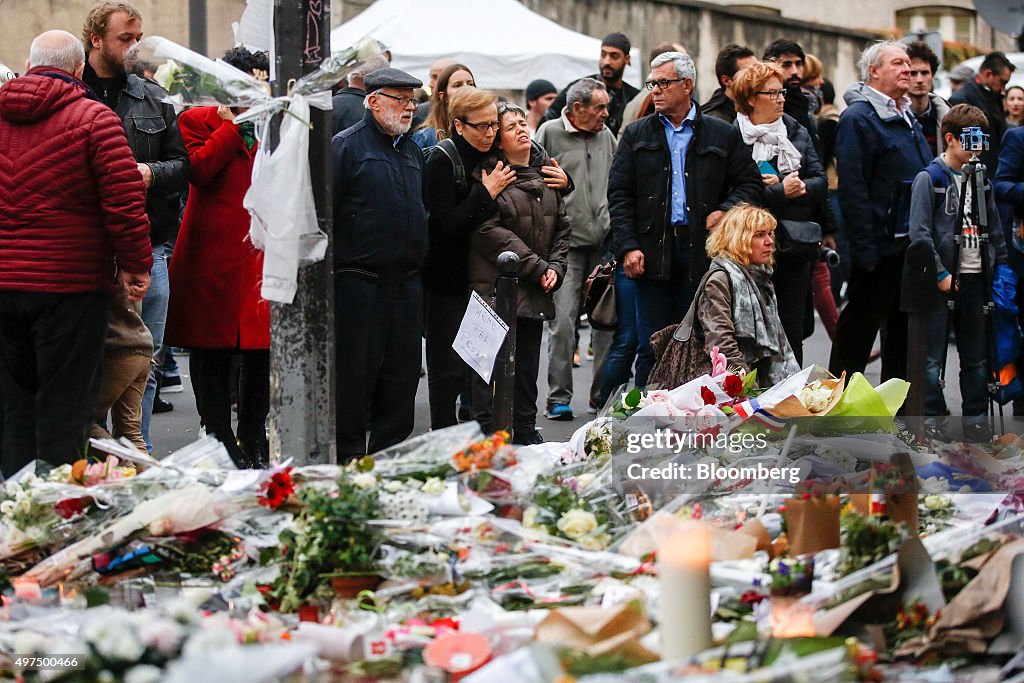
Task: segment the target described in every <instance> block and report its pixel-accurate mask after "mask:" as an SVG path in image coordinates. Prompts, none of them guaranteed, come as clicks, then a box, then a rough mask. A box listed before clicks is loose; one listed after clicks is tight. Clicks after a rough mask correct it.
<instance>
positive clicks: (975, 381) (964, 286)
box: [925, 273, 988, 417]
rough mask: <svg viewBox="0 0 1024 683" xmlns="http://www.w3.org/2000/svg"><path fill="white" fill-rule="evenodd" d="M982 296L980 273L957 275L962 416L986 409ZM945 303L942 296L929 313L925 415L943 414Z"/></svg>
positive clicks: (983, 295) (982, 413) (986, 352)
mask: <svg viewBox="0 0 1024 683" xmlns="http://www.w3.org/2000/svg"><path fill="white" fill-rule="evenodd" d="M985 299H986V296H985V283H984V282H983V281H982V277H981V275H980V274H979V273H968V274H964V275H961V276H960V291H959V292H958V293H957V299H956V312H955V313H956V317H955V318H954V320H953V328H954V329H955V330H956V350H957V353H959V354H960V396H961V399H962V401H963V404H962V412H963V415H964V416H965V417H972V416H979V415H986V414H987V413H988V387H987V386H986V384H987V383H986V381H985V374H986V371H985V360H986V358H987V356H988V350H987V349H986V348H985V316H984V314H983V313H982V309H981V307H982V305H983V304H984V303H985ZM945 304H946V301H945V296H943V305H942V307H941V308H940V309H938V310H937V311H936V312H935V313H934V314H933V315H932V318H931V320H930V321H929V327H928V363H927V365H926V368H927V369H926V388H925V412H926V413H927V414H928V415H945V414H946V400H945V397H944V396H943V394H942V389H941V388H940V387H939V370H940V368H941V366H942V359H943V357H944V355H945V354H946V353H948V351H949V349H948V348H947V340H946V318H947V317H948V315H949V310H948V309H947V308H946V305H945Z"/></svg>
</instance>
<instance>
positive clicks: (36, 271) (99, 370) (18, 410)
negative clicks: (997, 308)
mask: <svg viewBox="0 0 1024 683" xmlns="http://www.w3.org/2000/svg"><path fill="white" fill-rule="evenodd" d="M142 35H143V17H142V15H141V13H140V12H139V11H138V10H137V9H136V8H135V7H133V6H132V5H131V4H129V3H127V2H120V1H119V2H111V1H104V2H100V3H98V4H97V5H96V6H95V7H94V8H93V9H92V10H91V11H90V12H89V14H88V16H87V17H86V19H85V22H84V27H83V31H82V35H81V36H80V37H76V36H73V35H71V34H70V33H67V32H64V31H56V30H55V31H47V32H45V33H43V34H41V35H40V36H38V37H36V38H35V40H34V41H33V42H32V46H31V49H30V53H29V58H28V62H27V67H28V69H27V72H26V73H25V74H24V75H23V76H19V77H16V78H14V77H13V73H11V72H10V70H9V69H7V68H6V67H2V65H0V76H2V78H3V80H4V81H6V83H5V84H4V85H3V86H2V88H0V165H2V166H3V172H4V175H5V177H7V178H10V179H13V182H5V183H4V184H3V186H2V187H0V397H2V401H3V415H4V419H3V420H2V423H0V426H2V429H3V436H2V470H3V473H4V474H5V475H10V474H11V473H13V472H14V471H16V470H17V469H18V468H19V467H20V466H21V465H22V464H24V463H25V462H28V461H29V460H31V459H33V458H36V457H40V458H45V459H47V460H49V461H51V462H65V461H71V460H73V459H76V458H78V457H81V456H82V455H83V454H84V453H85V452H86V450H87V445H86V435H88V434H92V435H106V434H108V433H109V434H112V435H113V436H115V437H119V436H124V437H126V438H127V439H129V440H130V441H131V442H132V443H133V444H135V445H136V447H138V448H139V449H140V450H141V449H152V439H151V438H150V434H149V427H150V424H151V416H152V414H153V412H154V406H157V410H160V406H161V405H163V404H164V402H163V400H162V399H161V398H160V396H159V390H160V388H161V386H163V387H164V388H165V391H166V390H173V387H174V385H175V384H176V383H178V384H180V380H179V379H177V374H176V370H174V369H173V355H172V354H170V353H169V351H170V349H171V348H172V347H184V348H185V349H188V351H189V353H190V364H191V381H192V383H193V387H194V389H195V395H196V403H197V408H198V412H199V416H200V420H201V423H202V427H203V428H205V429H206V431H207V433H210V434H213V435H215V436H216V437H217V438H218V439H220V440H221V441H222V442H224V444H225V445H226V447H227V448H228V451H229V453H230V454H231V456H232V457H233V458H234V459H235V461H236V462H237V463H238V464H239V465H242V466H264V465H266V464H267V461H268V457H269V448H268V445H267V435H266V420H267V414H268V410H269V394H270V386H269V383H270V370H269V346H270V315H269V306H268V303H267V302H266V301H263V300H261V299H260V297H259V286H260V277H261V272H262V257H261V253H260V252H259V251H257V250H256V249H255V248H254V247H253V246H252V245H251V244H250V243H249V242H248V240H247V234H248V226H249V216H248V213H247V212H246V210H245V209H244V207H243V205H242V199H243V197H244V195H245V193H246V191H247V190H248V188H249V185H250V178H251V172H252V166H253V162H254V159H255V157H256V154H257V153H258V149H257V145H258V143H257V139H256V134H255V131H254V129H253V125H252V124H251V123H238V122H237V121H236V117H237V116H238V115H239V114H240V113H241V110H240V109H238V108H236V107H235V108H233V107H224V106H221V107H195V108H189V109H187V110H185V111H182V112H180V113H179V112H177V111H176V110H175V109H174V107H172V106H171V105H169V104H167V103H166V102H165V101H164V96H165V93H164V92H163V90H162V89H161V88H160V86H159V85H157V84H156V83H155V82H154V81H153V80H151V79H150V78H147V75H148V72H147V71H145V65H141V64H138V63H137V62H136V54H137V49H136V46H137V45H138V43H139V41H140V40H141V38H142ZM630 51H631V43H630V40H629V38H628V37H627V36H626V35H624V34H622V33H612V34H610V35H608V36H606V37H605V38H604V39H603V40H602V41H601V50H600V54H599V55H595V57H597V58H598V67H599V71H598V72H597V73H595V74H592V75H587V76H583V77H581V78H580V79H578V80H576V81H574V82H572V83H569V84H567V85H566V86H565V87H563V88H562V89H560V90H559V89H558V88H557V87H556V86H555V84H552V83H551V82H549V81H546V80H536V81H534V82H532V83H530V84H529V85H527V86H526V88H525V93H524V94H525V98H524V102H523V104H524V106H520V105H519V104H516V103H514V102H510V101H507V99H506V98H505V97H500V96H499V95H498V94H497V93H493V92H490V91H488V90H485V89H483V88H482V86H486V83H481V84H478V83H477V82H476V79H475V77H474V75H473V71H472V64H462V63H458V62H456V61H455V60H453V59H444V60H439V61H438V62H437V63H435V64H434V65H433V66H432V67H431V69H430V80H429V84H428V86H427V87H426V88H424V87H423V85H424V84H423V83H422V82H421V81H420V80H419V79H417V78H415V77H413V76H412V75H410V74H408V73H405V72H403V71H400V70H398V69H395V68H392V67H391V66H390V64H389V56H388V54H387V53H385V54H384V55H381V56H379V57H375V58H373V59H370V60H368V61H367V62H365V63H363V64H361V65H360V66H358V67H357V68H356V69H355V71H353V72H352V73H351V74H349V76H348V77H347V79H346V81H345V82H343V83H340V84H339V85H338V87H337V88H336V92H335V95H334V103H333V104H334V107H333V116H332V119H331V123H332V126H333V129H334V137H333V139H332V142H331V150H330V153H331V158H332V169H333V177H332V182H333V202H334V205H333V220H334V224H333V235H332V239H333V245H334V250H333V251H334V264H333V266H334V289H335V310H334V317H335V329H336V334H335V347H336V362H335V367H336V377H335V381H336V386H337V397H338V406H337V452H338V457H339V460H348V459H351V458H354V457H358V456H361V455H363V454H365V453H368V452H374V451H376V450H379V449H381V448H385V447H388V446H391V445H393V444H396V443H398V442H400V441H402V440H404V439H405V438H407V437H408V436H409V435H410V434H411V432H412V430H413V423H414V410H415V399H416V392H417V387H418V384H419V378H420V374H421V370H422V362H421V355H422V345H423V339H424V338H425V340H426V375H427V386H428V391H429V404H430V422H431V428H432V429H439V428H443V427H447V426H451V425H453V424H457V423H458V422H460V421H465V420H468V419H475V420H477V421H479V422H480V423H481V425H482V426H483V427H484V428H485V429H488V428H490V427H491V425H492V413H491V400H492V392H493V387H492V386H491V385H489V384H487V383H485V382H484V381H483V380H481V379H480V378H479V377H478V376H477V375H476V374H475V373H474V372H472V371H470V370H469V368H468V366H467V365H466V364H465V363H464V362H463V361H462V360H461V358H460V357H459V355H458V354H457V353H456V352H455V351H454V350H453V348H452V344H453V342H454V340H455V337H456V334H457V331H458V329H459V324H460V322H461V320H462V316H463V314H464V312H465V310H466V306H467V304H468V303H469V300H470V297H471V294H472V293H476V294H478V295H480V296H481V297H482V298H483V299H484V300H485V301H487V302H490V303H493V302H494V297H495V281H496V279H497V277H498V273H499V266H498V256H499V254H501V253H502V252H506V251H511V252H514V253H515V254H516V255H517V256H518V258H519V266H518V268H519V270H518V275H519V290H518V292H519V294H518V297H519V298H518V301H517V302H516V316H517V325H516V340H515V341H516V349H517V351H516V361H517V362H516V377H515V392H514V417H513V424H512V440H513V442H514V443H517V444H532V443H538V442H540V441H541V436H540V433H539V430H538V424H537V421H538V412H539V408H540V405H541V404H540V397H539V395H538V374H539V369H540V366H541V363H540V361H541V354H542V353H547V357H548V364H547V365H548V378H547V385H548V393H547V396H545V397H544V402H543V406H544V410H543V415H544V417H545V419H549V420H572V419H574V417H575V416H574V414H573V409H572V398H573V395H574V386H573V372H572V371H573V367H574V365H575V364H576V363H577V362H578V358H579V351H580V348H581V346H585V345H584V344H581V341H580V338H579V327H580V317H581V295H582V293H583V290H584V284H585V282H586V280H587V278H588V276H589V275H590V274H591V273H592V272H593V271H594V270H595V268H597V267H599V266H601V265H602V264H606V263H609V262H612V263H613V264H614V284H615V294H616V307H617V311H616V312H617V320H618V323H617V327H616V328H615V330H614V331H604V332H602V331H598V330H594V331H593V334H592V337H591V341H590V347H591V348H590V350H591V351H592V357H593V361H594V362H593V374H592V376H591V380H590V382H589V385H588V386H587V388H586V391H587V404H588V407H589V409H590V410H591V411H593V412H596V411H597V410H598V409H600V408H601V407H602V406H603V405H604V404H605V403H606V402H607V401H608V400H609V398H610V397H611V396H612V395H613V394H614V392H615V391H616V390H617V389H618V388H619V387H621V386H622V385H624V384H628V383H630V382H632V383H634V384H635V385H636V386H639V387H643V386H648V385H649V384H650V383H651V382H666V381H675V380H680V379H683V378H684V377H683V376H682V375H681V374H680V373H683V374H685V373H686V372H687V371H690V370H693V368H689V369H688V365H687V364H692V363H697V364H698V365H699V364H700V362H702V361H700V360H699V359H697V358H696V356H694V355H693V354H690V353H689V351H687V349H690V346H687V347H686V348H685V349H684V351H683V353H682V354H680V353H679V349H680V347H678V345H674V344H673V343H666V341H665V340H666V339H668V338H669V337H671V339H672V340H674V342H679V343H684V344H690V340H691V339H692V340H696V344H697V345H696V347H695V348H700V349H705V350H707V349H710V348H711V347H712V346H717V347H718V348H719V349H720V350H721V351H722V352H723V353H725V354H726V356H727V357H728V359H729V360H730V362H732V363H734V364H735V365H737V366H739V367H742V368H744V369H749V370H752V369H758V371H759V377H762V378H763V380H764V381H771V380H773V379H779V378H782V377H785V376H786V374H788V373H790V372H792V371H794V370H795V369H796V368H798V367H799V366H800V364H801V363H802V362H803V341H804V340H805V339H806V338H807V337H808V336H810V334H811V333H812V331H813V326H814V321H815V316H814V313H813V311H815V310H816V311H817V313H818V319H819V320H820V322H821V324H822V325H823V327H824V328H825V330H826V332H827V333H828V335H829V337H830V338H831V339H832V351H831V359H830V363H829V365H830V368H829V369H830V370H831V371H832V372H833V373H835V374H837V375H838V374H839V373H841V372H846V373H852V372H857V371H863V370H864V369H865V367H866V366H867V365H868V363H869V362H871V361H872V360H873V359H874V358H876V357H879V356H880V358H881V363H882V366H881V373H882V377H883V379H885V378H889V377H904V376H905V375H906V365H907V362H906V359H907V323H906V318H905V315H904V314H903V313H902V312H901V311H900V306H899V295H900V291H901V278H902V273H903V263H904V256H905V253H906V250H907V247H908V245H909V243H910V241H911V240H925V241H927V242H930V243H931V244H932V247H933V250H934V252H935V260H936V268H937V280H936V287H935V294H936V304H935V313H934V316H933V319H932V325H931V332H930V338H929V348H928V362H929V373H928V379H927V383H928V397H929V398H928V407H927V410H928V412H929V414H932V415H941V414H944V413H945V411H946V406H945V402H944V400H943V397H942V391H941V387H940V385H939V378H938V372H937V368H938V366H939V365H940V364H941V361H942V358H943V357H944V354H945V352H946V323H947V316H948V315H949V309H948V308H947V307H946V306H945V305H944V303H943V301H942V297H943V296H944V295H946V293H948V292H950V291H951V290H952V291H954V292H957V294H956V299H957V300H958V305H957V306H956V307H955V309H954V310H955V315H954V320H953V323H954V324H953V327H954V329H955V331H956V339H957V344H958V348H959V352H960V355H961V366H960V367H961V370H960V373H961V374H960V388H961V393H962V396H963V407H964V412H965V414H970V415H983V414H984V412H985V408H986V405H987V400H988V396H987V387H986V384H987V381H986V380H987V378H986V377H985V359H986V354H987V352H988V350H987V349H985V348H984V344H985V342H984V339H983V337H982V336H980V332H979V330H981V329H982V328H983V327H984V326H983V325H981V324H979V321H978V315H980V313H979V311H980V307H979V306H978V305H977V302H979V301H981V300H983V299H984V298H985V296H986V292H985V291H984V287H985V284H984V282H982V280H981V279H980V273H981V272H982V271H983V270H984V269H983V268H982V267H981V264H982V262H983V261H984V263H985V264H986V265H987V266H990V268H991V269H993V270H994V269H996V268H997V267H1009V268H1012V269H1013V270H1015V271H1016V272H1018V273H1024V256H1022V255H1021V254H1020V253H1019V252H1017V251H1016V249H1015V248H1014V247H1013V242H1014V236H1015V234H1017V233H1018V232H1019V227H1018V226H1019V224H1020V220H1021V218H1022V217H1024V127H1020V122H1021V120H1022V118H1024V89H1021V88H1019V87H1011V88H1007V82H1008V81H1009V79H1010V75H1011V73H1012V72H1013V70H1014V66H1013V64H1012V63H1011V62H1010V61H1009V60H1008V59H1007V57H1006V56H1005V55H1003V54H1002V53H999V52H994V53H991V54H989V55H988V56H986V57H985V59H984V61H983V62H982V64H981V66H980V69H979V70H978V72H977V73H976V74H973V73H964V72H963V69H961V68H958V69H957V70H954V71H953V72H951V74H950V76H951V80H952V81H954V83H955V84H958V85H959V87H958V88H957V89H956V91H955V92H954V94H953V96H952V97H951V98H950V100H949V101H948V102H947V101H946V100H944V99H943V98H942V97H940V96H938V95H937V94H935V93H934V92H933V87H932V86H933V77H934V75H935V72H936V71H937V69H938V58H937V56H936V55H935V54H934V53H933V52H932V51H931V49H930V48H929V47H928V46H927V45H926V44H925V43H923V42H914V43H910V44H901V43H897V42H893V41H880V42H877V43H875V44H872V45H869V46H867V47H866V49H865V50H864V52H863V53H862V54H861V56H860V60H859V69H860V76H861V81H860V82H858V83H857V84H856V85H854V86H853V87H851V88H849V89H848V90H847V91H846V92H845V93H843V100H844V102H845V105H846V106H845V107H844V108H842V110H840V108H838V107H837V106H836V102H835V98H836V92H835V89H834V88H833V87H832V85H831V83H830V82H829V81H828V80H827V79H826V78H825V75H826V73H827V71H828V66H829V65H826V64H822V62H821V60H819V59H818V58H816V57H815V56H814V55H811V54H807V53H806V52H805V51H804V49H803V48H802V47H801V46H800V45H799V44H798V43H796V42H794V41H792V40H789V39H786V38H781V39H779V40H775V41H773V42H772V43H771V44H770V45H768V46H767V47H766V48H765V49H764V50H763V51H761V53H760V58H759V57H758V54H757V53H756V52H755V50H754V49H752V47H750V46H742V45H728V46H726V47H725V48H723V49H722V50H721V51H720V52H719V54H718V55H717V58H716V60H715V75H716V79H717V83H716V84H715V88H713V89H712V88H706V89H705V91H712V92H711V94H710V96H709V97H708V99H707V100H706V101H705V102H704V103H703V104H701V103H699V102H698V100H697V97H696V91H697V78H696V68H695V65H694V62H693V59H692V58H691V57H690V55H688V54H687V52H686V50H685V48H684V47H683V46H682V45H681V44H679V43H663V44H660V45H658V46H656V47H655V48H654V49H653V50H652V51H651V54H650V56H649V61H648V63H647V64H646V65H645V68H644V72H645V74H646V77H645V80H644V84H643V85H644V88H643V89H641V90H638V89H636V88H634V87H633V86H632V85H630V84H628V83H626V82H625V81H624V80H623V74H624V71H625V68H626V66H627V65H628V64H629V63H630ZM223 59H224V61H226V62H227V63H229V64H231V65H233V66H235V67H237V68H239V69H241V70H243V71H245V72H248V73H251V74H253V75H254V76H256V77H258V78H266V74H267V72H268V71H269V65H268V64H267V56H266V55H265V54H255V53H252V52H249V51H248V50H246V49H244V48H234V49H232V50H229V51H228V52H227V53H226V54H225V55H224V56H223ZM426 93H429V99H427V98H426ZM972 126H976V127H980V128H981V129H983V130H984V131H985V132H986V133H988V134H989V136H990V141H991V145H990V148H989V150H987V151H985V152H983V153H982V160H983V161H984V163H985V164H986V166H987V177H988V178H989V179H990V182H989V183H988V184H986V186H985V192H986V193H987V194H986V196H985V198H984V201H986V202H988V203H989V205H990V207H991V209H990V211H989V216H990V222H989V225H988V226H984V225H982V226H977V225H972V224H967V225H957V220H956V213H957V212H956V211H955V207H956V206H957V205H958V204H957V202H958V197H959V193H960V192H961V191H962V190H961V186H960V178H962V171H961V169H962V167H963V166H964V164H965V163H967V162H968V160H969V158H970V156H971V152H970V150H965V149H963V148H962V147H961V146H960V142H959V139H960V138H959V135H960V132H961V129H962V128H965V127H972ZM951 207H953V209H952V210H951ZM986 230H987V234H986ZM961 231H962V246H961V247H960V248H958V249H953V247H952V246H951V245H952V244H953V242H954V235H955V234H957V233H958V232H961ZM1018 243H1020V240H1019V239H1018ZM823 251H827V252H829V253H832V252H836V253H838V255H839V257H840V259H841V261H840V263H841V265H839V266H838V267H833V268H830V267H829V265H826V263H825V262H824V260H823V258H822V253H823ZM957 258H959V259H960V260H959V261H956V259H957ZM832 261H833V262H832V265H833V266H836V264H835V262H834V258H833V259H832ZM954 273H955V274H956V280H955V281H954V278H953V274H954ZM1022 289H1024V288H1022ZM840 305H841V306H840ZM545 326H546V327H547V331H548V344H547V348H546V350H545V349H543V348H542V339H543V335H544V329H545ZM880 331H881V345H880V347H879V348H877V349H876V348H875V342H876V337H878V336H879V332H880ZM666 335H667V336H666ZM652 339H653V342H652ZM691 346H692V344H691ZM673 354H674V355H673ZM697 355H698V356H699V355H701V354H697ZM705 355H706V354H705ZM672 358H675V361H672ZM672 362H674V363H675V364H674V365H673V366H672V368H674V369H672V368H669V367H668V366H669V365H670V364H672ZM666 368H668V369H666ZM165 369H166V371H165ZM652 372H653V374H652ZM1019 408H1020V410H1021V412H1024V404H1021V405H1020V406H1019ZM234 411H237V429H236V428H235V426H234V424H235V422H236V419H235V418H233V412H234Z"/></svg>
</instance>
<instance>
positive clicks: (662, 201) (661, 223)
mask: <svg viewBox="0 0 1024 683" xmlns="http://www.w3.org/2000/svg"><path fill="white" fill-rule="evenodd" d="M697 108H698V113H697V118H696V119H695V120H694V123H693V128H694V132H693V138H692V139H691V140H690V144H689V146H688V147H687V149H686V201H687V204H688V206H687V209H688V211H689V219H690V244H691V245H692V247H691V249H690V279H691V280H693V281H694V282H696V281H699V280H700V278H701V277H702V276H703V275H704V272H705V271H706V270H707V269H708V263H709V261H708V257H707V253H706V252H705V251H704V242H705V240H706V239H707V234H708V233H707V230H706V228H705V227H704V226H705V224H706V221H707V217H708V215H709V214H711V213H713V212H715V211H719V210H721V211H727V210H729V209H731V208H732V207H734V206H736V205H737V204H740V203H741V202H746V203H748V204H755V205H758V206H760V205H761V204H762V203H763V202H764V192H763V191H762V189H761V186H762V183H761V174H760V173H758V171H757V166H756V165H755V164H754V161H753V159H751V158H750V150H749V149H747V146H746V145H744V144H743V138H742V137H741V136H740V132H739V131H738V130H737V129H736V128H734V127H733V126H731V125H729V124H728V123H725V122H724V121H719V120H718V119H714V118H711V117H709V116H704V115H703V114H701V113H700V105H697ZM671 191H672V162H671V160H670V158H669V148H668V141H667V140H666V139H665V127H664V125H663V124H662V122H661V119H660V118H659V117H658V114H651V115H649V116H645V117H644V118H642V119H640V120H639V121H634V122H633V123H631V124H629V125H628V126H626V129H625V130H624V131H623V133H622V139H621V140H620V141H619V148H618V150H617V151H616V152H615V159H614V160H613V161H612V170H611V174H610V176H609V179H608V209H609V212H610V213H611V218H612V234H613V235H614V241H615V253H616V256H617V257H618V258H620V259H621V258H622V257H623V255H624V254H625V253H626V252H628V251H632V250H634V249H640V250H641V251H643V253H644V278H646V279H650V280H667V279H669V278H670V277H671V273H670V272H669V271H670V262H671V237H670V235H669V232H670V230H671V223H670V218H669V217H670V215H671V205H670V203H669V194H670V193H671Z"/></svg>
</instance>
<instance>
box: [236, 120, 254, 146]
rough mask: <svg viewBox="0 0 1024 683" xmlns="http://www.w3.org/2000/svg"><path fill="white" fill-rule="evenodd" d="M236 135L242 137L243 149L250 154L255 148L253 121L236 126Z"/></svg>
mask: <svg viewBox="0 0 1024 683" xmlns="http://www.w3.org/2000/svg"><path fill="white" fill-rule="evenodd" d="M238 134H239V135H241V136H242V141H243V142H245V148H246V149H248V150H249V151H250V152H251V151H252V149H253V147H255V146H256V124H255V123H254V122H253V121H245V122H244V123H240V124H238Z"/></svg>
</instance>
